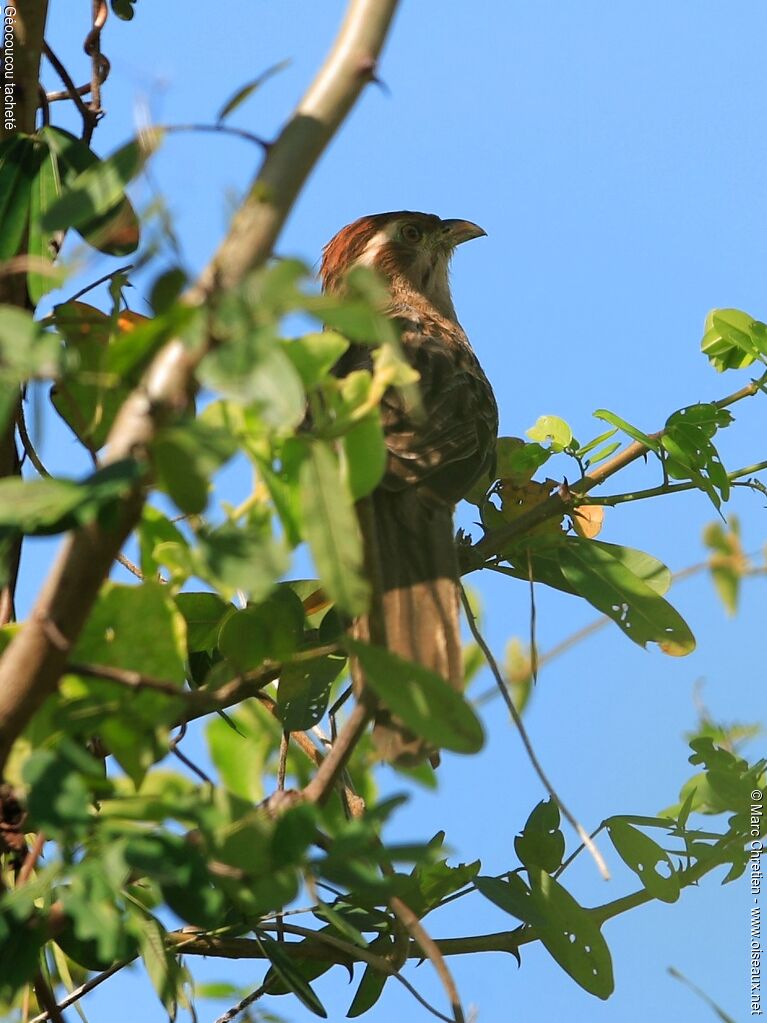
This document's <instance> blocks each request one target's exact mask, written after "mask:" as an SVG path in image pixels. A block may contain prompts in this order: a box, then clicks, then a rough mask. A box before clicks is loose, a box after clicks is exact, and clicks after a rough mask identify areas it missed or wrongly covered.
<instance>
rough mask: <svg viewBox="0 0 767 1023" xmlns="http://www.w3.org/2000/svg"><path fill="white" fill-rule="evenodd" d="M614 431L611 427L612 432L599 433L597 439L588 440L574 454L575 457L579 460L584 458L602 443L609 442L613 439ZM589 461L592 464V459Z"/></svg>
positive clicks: (614, 428)
mask: <svg viewBox="0 0 767 1023" xmlns="http://www.w3.org/2000/svg"><path fill="white" fill-rule="evenodd" d="M616 429H617V427H613V428H612V430H605V432H604V433H600V434H599V436H598V437H595V438H594V439H593V440H590V441H589V442H588V444H582V445H581V446H580V447H579V448H578V450H577V451H576V452H575V453H576V455H578V457H579V458H584V457H585V456H586V455H587V454H588V453H589V452H590V451H593V450H594V448H596V447H598V446H599V445H600V444H602V443H603V442H604V441H606V440H609V439H610V438H611V437H614V436H615V432H616ZM591 461H592V462H593V459H591Z"/></svg>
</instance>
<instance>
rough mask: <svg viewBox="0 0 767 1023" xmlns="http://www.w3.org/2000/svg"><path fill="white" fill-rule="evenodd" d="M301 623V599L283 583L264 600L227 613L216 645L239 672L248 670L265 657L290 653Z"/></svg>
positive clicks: (283, 656) (280, 658) (276, 657)
mask: <svg viewBox="0 0 767 1023" xmlns="http://www.w3.org/2000/svg"><path fill="white" fill-rule="evenodd" d="M303 624H304V609H303V606H302V605H301V601H300V600H299V599H298V597H297V596H296V595H295V593H293V591H292V590H290V589H288V588H287V587H283V588H281V589H279V590H278V591H277V592H276V593H274V594H272V596H271V597H270V598H269V600H267V601H266V602H265V603H263V604H258V605H253V604H251V605H249V606H248V607H246V608H243V609H242V610H238V611H234V612H233V613H232V614H229V615H228V616H227V618H226V619H225V621H224V623H223V625H222V626H221V631H220V633H219V637H218V646H219V649H220V651H221V653H222V654H223V655H224V656H225V657H228V658H229V660H230V661H231V662H232V664H234V665H235V667H236V668H237V670H238V671H239V672H245V671H250V670H252V669H253V668H258V667H259V666H260V665H261V664H262V663H263V662H264V661H266V660H272V661H283V660H286V659H287V658H288V657H290V655H291V654H292V653H293V652H294V651H295V650H296V649H297V648H298V645H299V643H300V641H301V636H302V633H303Z"/></svg>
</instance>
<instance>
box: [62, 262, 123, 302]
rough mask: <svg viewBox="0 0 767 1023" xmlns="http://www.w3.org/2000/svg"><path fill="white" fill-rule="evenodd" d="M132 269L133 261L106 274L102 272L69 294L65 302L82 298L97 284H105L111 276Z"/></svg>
mask: <svg viewBox="0 0 767 1023" xmlns="http://www.w3.org/2000/svg"><path fill="white" fill-rule="evenodd" d="M132 269H133V263H126V264H125V266H118V268H117V269H116V270H110V272H109V273H108V274H104V276H103V277H99V279H98V280H97V281H94V282H93V283H92V284H86V285H85V287H84V288H80V290H79V291H78V292H76V293H75V294H74V295H70V297H69V298H68V299H67V300H66V304H69V303H70V302H76V301H77V300H78V298H82V297H83V295H87V293H88V292H89V291H93V289H94V288H97V287H98V286H99V284H105V283H106V282H107V281H111V280H112V278H113V277H117V275H118V274H124V273H127V272H128V271H129V270H132Z"/></svg>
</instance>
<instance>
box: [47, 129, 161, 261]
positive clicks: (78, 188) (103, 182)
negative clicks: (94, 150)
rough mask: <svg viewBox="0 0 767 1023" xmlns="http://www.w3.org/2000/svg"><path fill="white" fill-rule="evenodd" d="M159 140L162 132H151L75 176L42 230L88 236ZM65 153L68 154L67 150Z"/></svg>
mask: <svg viewBox="0 0 767 1023" xmlns="http://www.w3.org/2000/svg"><path fill="white" fill-rule="evenodd" d="M161 139H162V132H161V131H160V130H159V129H156V128H153V129H151V130H150V131H147V132H146V133H144V134H143V135H142V136H141V137H140V138H138V139H134V140H133V141H131V142H129V143H127V145H124V146H123V147H122V148H121V149H118V150H117V152H115V153H113V154H112V156H110V157H109V158H108V159H106V160H99V161H98V163H96V164H93V165H91V166H89V167H87V168H86V169H85V170H83V171H82V172H81V173H79V174H77V176H76V177H74V178H73V179H72V180H71V182H69V183H68V184H67V187H66V189H65V190H64V193H63V195H62V196H61V198H60V199H58V200H57V201H56V202H55V203H54V204H53V205H52V206H51V207H50V208H49V209H48V211H47V212H46V214H45V216H44V218H43V221H42V227H43V229H44V230H46V231H62V230H66V229H67V228H70V227H74V228H76V229H78V230H80V231H88V232H89V233H90V232H91V231H92V230H93V224H94V222H95V221H96V219H97V218H99V217H102V216H104V215H106V214H109V215H111V214H113V213H114V210H115V207H116V206H119V205H120V203H122V202H123V200H124V199H125V186H126V185H127V184H128V182H129V181H131V180H132V179H133V178H135V177H136V175H137V174H138V173H139V172H140V171H141V169H142V168H143V166H144V164H145V163H146V161H147V159H148V158H149V156H151V154H152V153H153V152H154V150H155V149H157V147H158V145H159V144H160V141H161ZM67 152H69V153H70V154H71V152H72V149H71V147H70V148H69V149H68V150H67ZM102 229H103V225H102ZM91 244H93V242H91Z"/></svg>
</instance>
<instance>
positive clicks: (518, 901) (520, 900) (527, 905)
mask: <svg viewBox="0 0 767 1023" xmlns="http://www.w3.org/2000/svg"><path fill="white" fill-rule="evenodd" d="M474 885H475V887H476V889H477V891H478V892H479V893H480V894H481V895H484V897H485V898H486V899H489V901H490V902H492V903H493V904H494V905H495V906H498V908H499V909H502V910H504V912H506V913H510V914H511V915H512V916H513V917H516V918H517V920H521V921H522V922H523V923H526V924H530V925H531V926H532V927H540V926H541V925H542V924H545V923H546V917H545V914H543V913H541V911H540V910H539V909H538V907H537V905H536V903H535V901H534V899H533V896H532V893H531V891H530V889H529V888H528V886H527V885H526V884H525V882H524V881H523V880H522V878H521V877H520V876H519V874H509V875H508V877H507V879H506V880H505V881H504V880H502V879H501V878H500V877H477V878H475V879H474Z"/></svg>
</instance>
